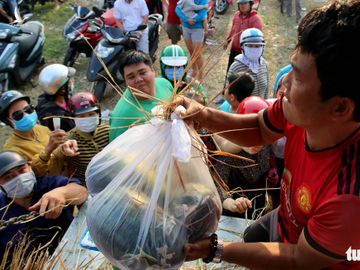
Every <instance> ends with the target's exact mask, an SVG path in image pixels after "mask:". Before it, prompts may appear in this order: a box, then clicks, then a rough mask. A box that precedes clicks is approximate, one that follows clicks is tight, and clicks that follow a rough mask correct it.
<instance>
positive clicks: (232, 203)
mask: <svg viewBox="0 0 360 270" xmlns="http://www.w3.org/2000/svg"><path fill="white" fill-rule="evenodd" d="M223 207H224V208H225V209H227V210H229V211H231V212H237V213H239V214H243V213H245V212H246V210H247V209H248V208H252V204H251V201H250V200H249V199H248V198H245V197H240V198H237V199H236V200H234V199H233V198H227V199H226V200H225V201H223Z"/></svg>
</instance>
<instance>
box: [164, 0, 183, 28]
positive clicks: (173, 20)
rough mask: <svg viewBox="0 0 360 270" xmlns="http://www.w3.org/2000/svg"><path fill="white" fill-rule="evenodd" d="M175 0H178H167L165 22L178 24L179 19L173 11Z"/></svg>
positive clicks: (176, 0)
mask: <svg viewBox="0 0 360 270" xmlns="http://www.w3.org/2000/svg"><path fill="white" fill-rule="evenodd" d="M177 2H178V0H169V6H168V16H167V22H168V23H170V24H178V25H180V23H181V22H180V19H179V17H178V15H176V12H175V9H176V4H177Z"/></svg>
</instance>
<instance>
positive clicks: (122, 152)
mask: <svg viewBox="0 0 360 270" xmlns="http://www.w3.org/2000/svg"><path fill="white" fill-rule="evenodd" d="M172 119H173V120H172V121H165V120H161V119H159V118H154V119H152V120H151V121H150V122H148V123H146V124H144V125H141V126H136V127H133V128H131V129H129V130H128V131H126V132H125V133H123V134H122V135H121V136H119V137H118V138H117V139H116V140H114V141H113V142H112V143H111V144H109V145H108V146H107V147H105V148H104V149H103V151H102V152H100V153H99V154H98V155H96V156H95V157H94V158H93V159H92V161H91V162H90V164H89V166H88V169H87V172H86V183H87V186H88V189H89V191H90V193H91V194H92V195H93V196H94V198H93V199H92V200H91V201H90V203H89V207H88V211H87V225H88V229H89V232H90V235H91V237H92V238H93V240H94V242H95V244H96V246H97V247H98V248H99V250H100V251H101V252H102V253H103V254H104V255H105V256H106V257H107V258H108V259H109V260H110V261H111V263H112V264H114V265H116V266H118V267H120V268H121V269H154V268H155V269H177V268H179V267H180V266H181V264H182V263H183V261H184V258H185V257H184V251H183V248H184V244H185V243H186V242H194V241H196V240H198V239H202V238H204V237H206V236H209V235H210V234H211V233H213V232H215V231H216V228H217V224H218V221H219V218H220V215H221V202H220V198H219V195H218V193H217V190H216V187H215V185H214V182H213V180H212V177H211V175H210V172H209V170H208V167H207V165H206V153H204V151H203V150H201V149H203V148H204V146H203V145H201V143H200V141H201V140H200V138H199V137H198V135H197V133H196V132H195V131H193V130H190V129H189V130H190V133H191V134H190V133H189V131H188V129H187V128H186V126H185V124H184V122H183V121H182V120H179V119H176V117H175V115H174V114H173V115H172Z"/></svg>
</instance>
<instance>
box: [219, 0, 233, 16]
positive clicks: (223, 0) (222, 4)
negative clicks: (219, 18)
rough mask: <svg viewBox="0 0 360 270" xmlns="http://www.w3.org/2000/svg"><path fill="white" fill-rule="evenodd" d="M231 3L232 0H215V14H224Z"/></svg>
mask: <svg viewBox="0 0 360 270" xmlns="http://www.w3.org/2000/svg"><path fill="white" fill-rule="evenodd" d="M232 4H233V1H232V0H215V12H216V13H217V14H224V13H225V12H226V10H227V9H228V7H229V6H230V5H232Z"/></svg>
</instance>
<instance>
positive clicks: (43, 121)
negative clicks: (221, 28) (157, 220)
mask: <svg viewBox="0 0 360 270" xmlns="http://www.w3.org/2000/svg"><path fill="white" fill-rule="evenodd" d="M298 3H300V2H298ZM208 4H209V3H208V1H207V0H180V1H174V0H169V3H168V7H167V10H164V9H163V5H162V3H161V1H153V2H152V1H151V0H150V1H148V2H145V1H144V0H117V1H116V2H115V5H114V9H115V12H114V17H115V19H116V24H117V26H118V27H119V28H121V29H123V30H125V31H128V30H133V29H135V28H136V27H137V26H138V25H141V24H146V23H147V17H148V15H149V11H150V12H162V13H163V14H164V13H166V14H167V18H166V31H167V34H168V37H169V45H168V46H166V47H164V48H162V50H161V53H160V57H159V63H158V65H159V68H160V74H159V76H158V77H156V72H155V68H154V65H155V64H157V63H153V62H152V60H151V57H150V56H149V54H148V53H149V44H148V32H147V29H144V30H142V31H141V32H139V42H138V45H137V50H133V51H128V52H127V53H126V54H124V55H123V56H122V59H121V62H120V65H119V72H120V73H121V75H122V77H123V78H124V80H125V84H126V89H125V91H124V93H123V94H122V96H121V98H120V99H119V100H118V102H117V104H116V105H115V107H114V108H113V110H112V112H111V114H110V118H109V122H108V123H107V122H106V121H104V120H103V119H102V114H101V107H100V103H99V102H98V100H97V99H96V97H95V96H94V95H93V94H92V93H90V92H86V91H82V92H74V91H73V89H74V83H75V82H76V72H75V69H74V68H70V67H66V66H64V65H61V64H50V65H48V66H46V67H45V68H43V69H42V70H41V72H40V75H39V86H40V87H41V89H42V93H41V94H40V95H39V96H38V97H37V105H36V106H33V104H32V102H31V99H30V97H29V96H27V95H25V94H23V93H22V92H21V91H18V90H11V91H7V92H4V93H3V94H2V95H1V96H0V120H1V121H2V122H3V123H4V124H6V125H8V126H9V127H10V128H11V134H10V136H9V137H8V139H7V140H6V142H5V143H4V145H3V146H2V147H1V148H2V151H1V152H0V189H1V192H0V215H1V220H10V219H12V218H14V217H19V216H26V215H30V214H33V213H34V212H35V214H34V215H35V216H36V218H34V219H32V220H30V221H29V222H26V223H20V224H15V225H9V226H7V227H6V228H0V264H1V260H2V258H3V255H4V254H7V255H8V257H7V258H6V260H8V262H7V263H11V254H12V252H14V251H15V250H16V248H17V244H19V243H20V242H21V241H22V239H24V238H25V237H27V238H29V239H30V242H29V243H30V244H29V247H28V250H27V252H28V253H30V252H31V251H32V250H34V249H36V248H38V247H39V246H44V245H46V244H47V243H48V242H49V241H51V244H50V245H49V246H48V248H49V252H50V253H51V252H53V251H54V249H55V248H56V246H57V244H58V242H59V240H60V239H61V236H62V235H63V234H64V232H65V231H66V229H67V228H68V226H69V224H70V222H71V220H72V219H73V212H74V207H77V208H80V207H81V205H82V203H84V201H85V200H86V198H87V196H88V192H87V189H86V176H85V172H86V168H87V165H88V164H89V163H90V161H91V159H92V158H93V157H94V156H95V155H96V154H97V153H99V152H101V151H102V150H103V149H104V148H105V147H106V146H107V145H108V144H109V143H110V142H111V141H114V140H116V138H118V137H119V136H126V131H127V130H128V129H129V128H131V127H133V126H135V125H140V124H142V123H144V122H145V121H147V120H149V119H151V118H152V117H153V115H152V112H151V110H152V108H153V107H155V106H157V105H161V104H165V103H169V102H175V103H176V104H181V105H183V106H184V107H185V109H186V111H185V112H182V114H181V117H183V119H185V121H186V122H187V123H189V124H190V125H191V126H193V127H194V128H195V129H196V130H197V131H198V133H199V134H201V135H205V136H203V137H202V138H203V140H204V143H205V144H206V146H207V147H208V149H209V150H219V151H222V152H227V153H231V154H232V155H227V156H219V157H216V158H211V159H210V161H209V162H211V164H209V168H210V170H211V171H213V172H214V171H215V173H214V181H215V183H216V185H217V186H218V191H219V194H220V197H221V199H222V205H223V209H224V214H225V215H231V216H237V217H245V216H247V217H252V218H254V219H256V220H255V222H254V223H252V225H250V226H249V227H248V228H247V229H246V231H245V232H244V241H245V243H230V242H225V243H224V242H223V241H222V240H221V239H218V238H217V236H216V235H215V236H214V235H212V236H211V237H209V238H206V239H203V240H200V241H198V242H195V243H188V244H186V245H185V247H184V250H185V254H186V256H187V259H188V260H193V259H198V258H202V259H204V261H214V262H220V261H221V260H224V261H228V262H231V263H236V264H240V265H243V266H246V267H249V268H256V269H324V268H326V269H359V268H360V265H359V263H358V262H356V261H349V260H347V258H349V257H346V254H347V253H346V252H347V250H348V248H349V247H352V248H354V249H360V233H357V232H356V231H357V227H358V226H359V225H360V219H359V218H358V215H357V214H356V213H357V209H358V208H357V207H359V206H360V205H359V202H360V199H359V194H360V181H359V179H360V175H359V166H360V165H359V162H358V161H359V154H358V152H359V145H360V144H359V141H360V137H359V136H360V133H359V129H360V124H359V121H360V120H359V118H360V115H359V106H360V100H359V97H360V95H359V94H358V93H357V92H358V91H357V86H356V85H357V84H356V74H355V72H356V67H355V64H356V63H357V62H358V61H360V59H359V58H360V54H359V53H358V50H356V46H357V44H356V42H354V37H355V36H358V35H359V34H360V19H359V17H360V2H359V1H358V0H349V1H342V0H336V1H334V2H332V3H328V4H326V5H324V6H323V7H319V8H315V9H314V10H312V11H310V12H309V13H308V14H307V15H305V17H304V18H302V19H301V20H300V18H298V16H297V18H296V19H297V21H299V27H298V39H297V43H296V44H294V45H295V49H294V51H293V53H292V55H291V64H289V65H287V66H285V67H283V68H282V69H280V70H279V73H278V75H277V77H276V78H275V84H274V86H273V90H271V92H273V93H270V92H269V88H270V87H269V70H268V65H267V62H266V60H265V59H264V57H263V52H264V49H265V44H266V39H265V37H264V34H263V32H262V30H263V25H262V21H261V18H260V15H259V14H258V13H257V11H256V10H253V9H252V6H253V1H252V0H237V6H238V10H237V11H236V12H235V14H234V16H233V19H232V24H231V29H230V31H229V33H228V34H227V36H226V38H225V43H224V46H223V47H224V49H227V48H228V47H230V52H229V59H228V67H227V70H226V78H225V80H224V89H223V97H224V101H223V103H222V104H220V105H219V107H218V108H216V107H214V106H209V105H208V104H207V103H208V102H209V93H207V91H206V88H205V83H204V73H203V71H204V67H203V60H202V58H201V55H202V50H203V46H204V39H205V37H206V35H207V34H208V33H207V32H208V25H207V22H208V21H207V7H208ZM166 11H167V12H166ZM297 15H298V14H297ZM181 38H183V39H184V42H185V45H186V49H185V48H182V47H181V46H179V45H178V43H179V41H180V40H181ZM170 44H171V45H170ZM230 44H231V45H230ZM229 45H230V46H229ZM350 58H351V59H352V62H349V59H350ZM190 63H192V64H191V66H190ZM339 67H348V68H346V69H345V68H339ZM190 71H191V72H190ZM190 73H191V74H190ZM219 90H220V89H219ZM178 93H180V94H181V95H178V96H177V97H176V99H175V101H174V100H173V98H174V95H175V94H178ZM271 96H272V97H273V98H270V97H271ZM229 130H231V132H225V133H221V132H222V131H229ZM219 132H220V134H217V133H219ZM234 155H237V156H242V157H245V158H247V159H246V160H244V159H238V158H235V157H234ZM249 160H252V161H253V162H252V163H251V162H249ZM221 182H225V183H226V185H227V188H224V187H223V185H222V184H221ZM268 188H272V189H273V191H271V192H268V191H267V189H268ZM247 190H251V192H248V191H247ZM349 220H351V222H349ZM55 227H56V230H54V229H53V228H55ZM50 228H52V229H50ZM40 231H41V233H40ZM349 232H354V233H349ZM40 235H41V237H40ZM54 236H56V237H54ZM9 243H11V244H9ZM9 254H10V255H9Z"/></svg>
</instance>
